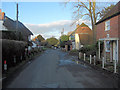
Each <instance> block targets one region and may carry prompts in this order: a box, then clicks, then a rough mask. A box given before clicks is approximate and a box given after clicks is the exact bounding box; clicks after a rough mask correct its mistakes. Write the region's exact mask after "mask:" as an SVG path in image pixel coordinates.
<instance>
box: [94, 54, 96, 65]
mask: <svg viewBox="0 0 120 90" xmlns="http://www.w3.org/2000/svg"><path fill="white" fill-rule="evenodd" d="M94 65H96V56H95V55H94Z"/></svg>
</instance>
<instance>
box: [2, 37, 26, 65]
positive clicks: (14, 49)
mask: <svg viewBox="0 0 120 90" xmlns="http://www.w3.org/2000/svg"><path fill="white" fill-rule="evenodd" d="M0 43H2V60H3V63H4V60H6V61H7V64H8V67H11V66H13V64H14V60H13V57H14V56H16V63H19V62H20V61H21V60H20V57H21V56H22V57H24V53H25V46H26V45H27V43H26V42H23V41H15V40H7V39H0Z"/></svg>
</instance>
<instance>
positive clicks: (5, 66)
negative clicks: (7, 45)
mask: <svg viewBox="0 0 120 90" xmlns="http://www.w3.org/2000/svg"><path fill="white" fill-rule="evenodd" d="M4 70H5V71H6V70H7V64H6V60H5V61H4Z"/></svg>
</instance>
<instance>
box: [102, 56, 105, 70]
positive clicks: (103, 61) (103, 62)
mask: <svg viewBox="0 0 120 90" xmlns="http://www.w3.org/2000/svg"><path fill="white" fill-rule="evenodd" d="M104 64H105V58H104V57H103V59H102V68H104V67H105V66H104Z"/></svg>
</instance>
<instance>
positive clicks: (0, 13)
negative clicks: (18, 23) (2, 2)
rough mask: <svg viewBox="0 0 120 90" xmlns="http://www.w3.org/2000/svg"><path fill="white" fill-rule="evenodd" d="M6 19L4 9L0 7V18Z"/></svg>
mask: <svg viewBox="0 0 120 90" xmlns="http://www.w3.org/2000/svg"><path fill="white" fill-rule="evenodd" d="M4 19H5V13H4V12H2V10H1V9H0V20H4Z"/></svg>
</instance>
